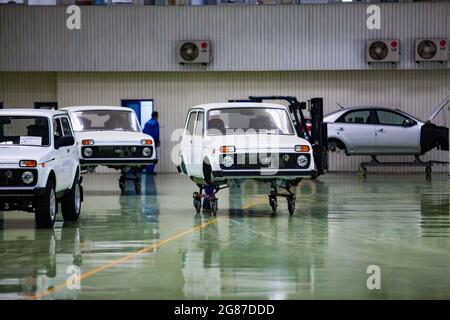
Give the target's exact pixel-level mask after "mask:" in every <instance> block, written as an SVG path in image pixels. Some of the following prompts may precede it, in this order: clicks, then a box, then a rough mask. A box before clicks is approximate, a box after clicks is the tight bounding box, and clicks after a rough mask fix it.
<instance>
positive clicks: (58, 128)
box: [53, 117, 68, 191]
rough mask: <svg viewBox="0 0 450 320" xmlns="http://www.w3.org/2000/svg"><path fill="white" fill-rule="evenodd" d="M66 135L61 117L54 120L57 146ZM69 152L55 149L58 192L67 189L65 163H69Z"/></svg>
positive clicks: (54, 136) (54, 137)
mask: <svg viewBox="0 0 450 320" xmlns="http://www.w3.org/2000/svg"><path fill="white" fill-rule="evenodd" d="M63 135H64V132H63V129H62V125H61V119H60V117H54V118H53V141H54V146H56V141H58V139H59V138H61V137H62V136H63ZM66 153H67V151H66V150H64V148H59V149H56V148H55V160H54V161H55V167H54V168H55V176H56V191H61V190H64V189H66V188H67V176H68V174H67V172H65V170H64V167H65V162H66V161H67V155H66Z"/></svg>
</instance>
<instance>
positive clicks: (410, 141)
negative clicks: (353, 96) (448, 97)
mask: <svg viewBox="0 0 450 320" xmlns="http://www.w3.org/2000/svg"><path fill="white" fill-rule="evenodd" d="M444 102H445V101H444ZM443 106H445V104H441V105H440V106H439V107H438V109H437V110H436V111H434V112H433V114H432V118H433V117H435V116H436V114H437V113H438V112H439V111H440V110H441V109H442V108H443ZM432 118H431V119H430V118H429V120H428V122H424V121H421V120H419V119H417V118H415V117H413V116H411V115H409V114H407V113H405V112H403V111H401V110H398V109H392V108H386V107H370V106H369V107H355V108H345V109H342V110H339V111H336V112H333V113H331V114H329V115H327V116H325V117H324V120H323V121H324V122H326V123H327V127H328V143H329V146H330V149H331V150H332V151H334V150H333V149H336V147H337V148H339V149H344V150H345V152H346V154H347V155H415V156H418V155H421V154H424V153H425V152H427V151H429V150H431V149H433V148H434V147H438V148H439V149H443V150H448V128H445V127H440V126H436V125H434V124H431V123H430V121H431V120H432Z"/></svg>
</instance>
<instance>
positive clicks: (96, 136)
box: [62, 106, 157, 193]
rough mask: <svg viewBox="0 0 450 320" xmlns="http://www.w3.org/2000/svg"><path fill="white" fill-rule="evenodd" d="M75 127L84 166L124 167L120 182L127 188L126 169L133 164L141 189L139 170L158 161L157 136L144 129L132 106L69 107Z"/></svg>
mask: <svg viewBox="0 0 450 320" xmlns="http://www.w3.org/2000/svg"><path fill="white" fill-rule="evenodd" d="M62 110H66V111H68V112H69V115H70V119H71V120H72V124H73V127H74V130H75V136H76V139H77V143H78V148H79V156H80V163H81V166H82V168H86V169H88V170H89V171H93V169H94V168H95V167H96V166H98V165H104V166H107V167H109V168H113V169H120V170H121V172H122V175H121V177H120V180H119V186H120V189H121V190H122V192H123V191H124V190H125V180H126V178H125V177H126V172H127V171H128V170H129V169H130V168H132V169H133V170H132V171H133V173H134V175H135V178H134V179H132V180H134V181H135V189H136V192H137V193H140V181H139V177H138V175H137V172H138V170H140V169H141V168H142V167H143V166H145V165H148V164H154V163H156V162H157V157H156V147H155V143H154V141H153V138H152V137H150V136H149V135H146V134H144V133H142V131H141V127H140V125H139V122H138V120H137V117H136V114H135V113H134V111H133V110H132V109H129V108H124V107H107V106H80V107H67V108H63V109H62Z"/></svg>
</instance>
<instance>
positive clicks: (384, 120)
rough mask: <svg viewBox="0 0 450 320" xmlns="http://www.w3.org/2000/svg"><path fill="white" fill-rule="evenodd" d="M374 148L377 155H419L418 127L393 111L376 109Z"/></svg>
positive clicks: (415, 123)
mask: <svg viewBox="0 0 450 320" xmlns="http://www.w3.org/2000/svg"><path fill="white" fill-rule="evenodd" d="M376 116H377V122H378V124H377V126H376V135H375V140H376V148H377V153H379V154H419V153H420V126H419V125H418V124H417V122H416V121H415V120H414V119H411V118H409V117H407V116H406V115H403V114H401V113H399V112H396V111H394V110H387V109H376Z"/></svg>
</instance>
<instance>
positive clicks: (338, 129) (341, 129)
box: [336, 127, 344, 131]
mask: <svg viewBox="0 0 450 320" xmlns="http://www.w3.org/2000/svg"><path fill="white" fill-rule="evenodd" d="M336 130H337V131H344V128H342V127H340V128H337V129H336Z"/></svg>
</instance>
